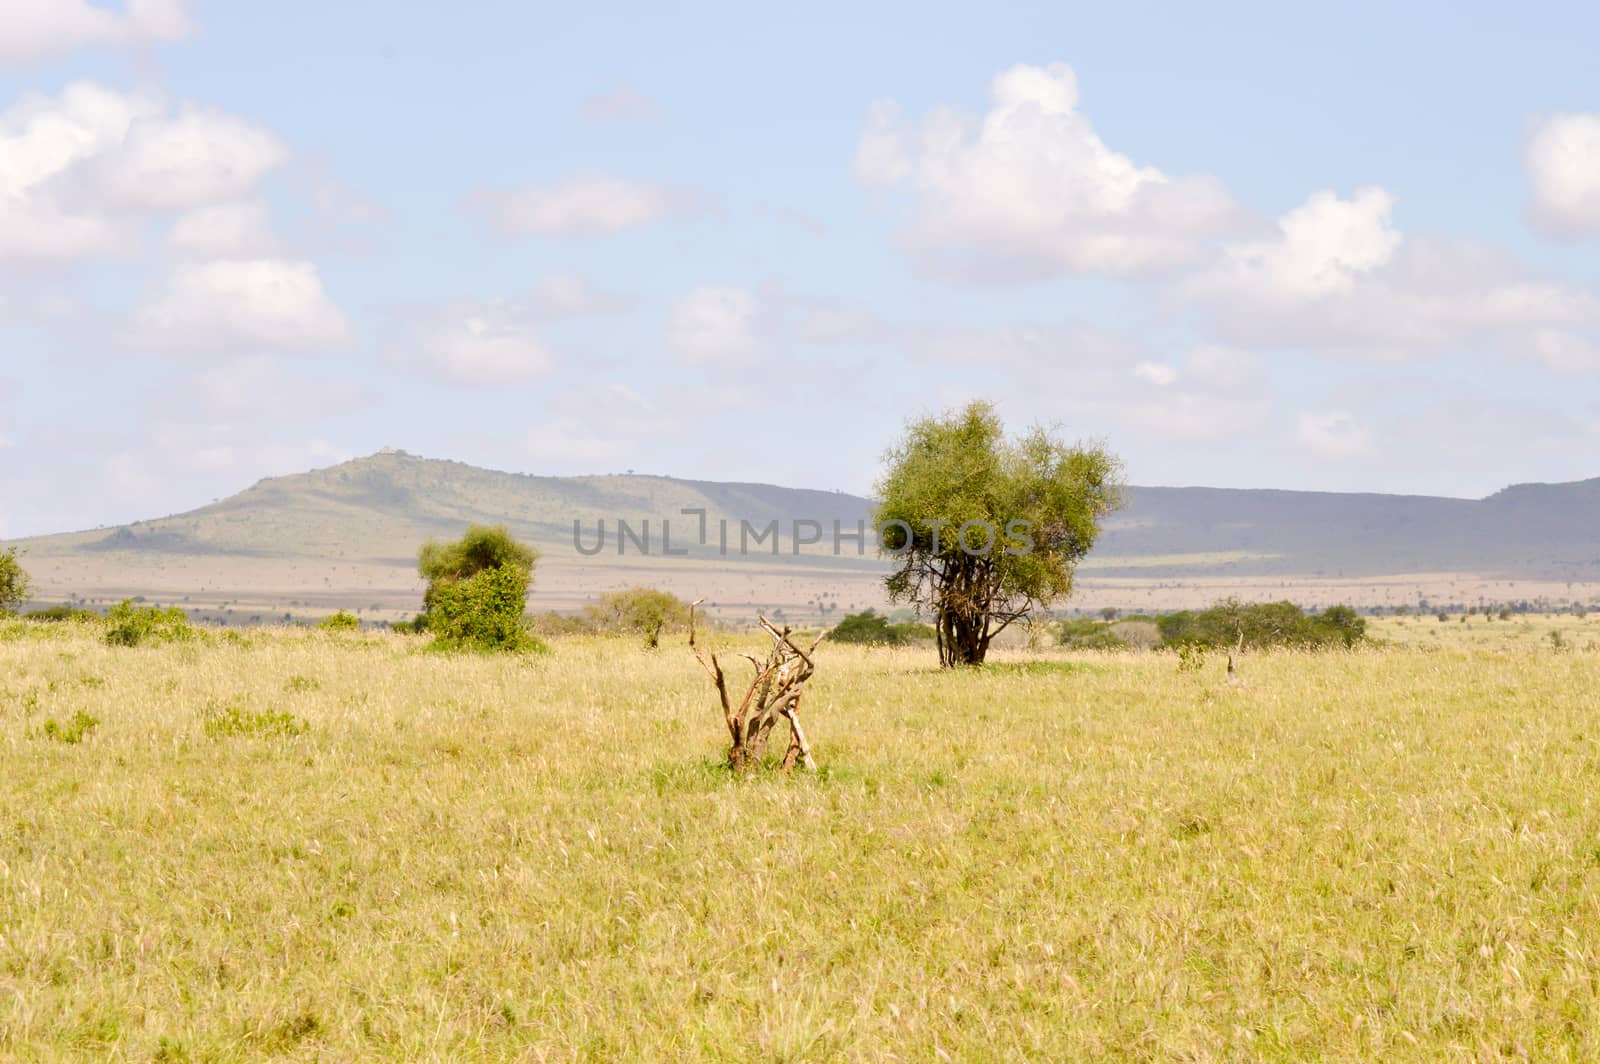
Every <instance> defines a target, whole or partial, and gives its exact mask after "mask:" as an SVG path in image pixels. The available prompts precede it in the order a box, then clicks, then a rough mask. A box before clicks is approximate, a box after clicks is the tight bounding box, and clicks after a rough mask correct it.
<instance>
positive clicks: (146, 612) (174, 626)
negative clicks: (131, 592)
mask: <svg viewBox="0 0 1600 1064" xmlns="http://www.w3.org/2000/svg"><path fill="white" fill-rule="evenodd" d="M107 619H108V620H109V621H110V622H111V627H110V628H109V629H108V630H107V631H106V642H107V643H110V644H111V645H112V646H117V647H136V646H139V645H140V644H143V643H152V642H154V643H181V642H186V641H188V640H190V639H193V638H194V635H195V632H194V628H193V627H191V626H190V624H189V618H188V617H186V616H184V612H183V611H182V610H180V609H179V608H178V607H176V606H169V607H167V608H166V609H160V608H158V607H156V606H140V605H138V604H136V603H135V602H134V600H133V599H123V600H122V601H121V602H119V603H117V604H116V605H115V606H113V607H111V611H110V613H108V614H107Z"/></svg>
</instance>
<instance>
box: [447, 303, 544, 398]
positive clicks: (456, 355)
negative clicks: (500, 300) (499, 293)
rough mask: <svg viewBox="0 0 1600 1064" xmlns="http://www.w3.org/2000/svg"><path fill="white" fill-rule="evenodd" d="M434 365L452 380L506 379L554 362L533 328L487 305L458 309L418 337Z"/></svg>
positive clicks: (540, 370) (520, 378) (497, 381)
mask: <svg viewBox="0 0 1600 1064" xmlns="http://www.w3.org/2000/svg"><path fill="white" fill-rule="evenodd" d="M421 351H422V354H423V356H424V357H425V358H426V359H427V360H428V362H429V364H430V365H432V366H433V368H434V369H436V370H438V371H439V372H440V373H441V374H442V375H443V376H445V377H447V378H449V379H450V380H452V381H455V382H456V383H458V384H475V385H493V384H511V383H516V382H519V381H526V380H530V379H532V378H533V377H537V376H539V375H541V374H543V373H545V372H548V371H549V369H550V368H551V367H552V366H553V365H554V364H555V358H554V356H553V355H552V354H551V353H550V350H549V349H548V348H547V347H545V345H544V343H543V341H542V340H540V338H539V337H538V335H537V334H536V333H535V332H534V330H533V329H532V328H531V327H530V326H529V325H528V324H527V323H525V322H520V321H518V320H517V319H516V317H515V316H514V315H508V314H506V313H505V312H504V311H503V309H501V308H498V307H495V306H493V305H491V304H483V305H479V306H476V307H472V308H464V309H462V310H461V311H459V312H458V313H456V314H453V315H450V316H448V317H446V318H444V319H442V320H441V321H439V323H438V324H436V325H435V326H434V327H433V328H432V329H431V330H430V331H429V332H428V333H426V334H425V335H424V336H423V338H422V342H421Z"/></svg>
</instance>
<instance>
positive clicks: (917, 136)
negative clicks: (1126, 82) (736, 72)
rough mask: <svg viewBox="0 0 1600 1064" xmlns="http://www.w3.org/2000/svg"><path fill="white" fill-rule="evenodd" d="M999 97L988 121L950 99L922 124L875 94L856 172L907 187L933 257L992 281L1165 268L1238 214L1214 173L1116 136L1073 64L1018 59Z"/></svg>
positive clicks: (918, 238)
mask: <svg viewBox="0 0 1600 1064" xmlns="http://www.w3.org/2000/svg"><path fill="white" fill-rule="evenodd" d="M990 99H991V102H990V108H989V110H988V112H987V113H986V114H985V115H984V116H983V118H982V119H981V121H978V122H976V123H974V122H972V121H971V120H969V119H968V118H967V117H965V116H963V115H962V114H960V113H958V112H957V111H955V110H953V109H951V108H940V109H938V110H936V111H934V112H933V113H932V114H930V115H929V116H928V117H927V118H926V119H925V120H924V121H923V123H922V124H921V127H920V128H911V127H908V126H907V125H906V124H905V123H904V122H903V120H902V119H901V116H900V109H899V106H898V105H897V104H896V103H894V102H893V101H879V102H878V103H876V104H874V105H873V107H872V110H871V111H870V113H869V114H868V117H867V121H866V125H865V128H864V129H863V130H862V133H861V138H860V141H859V144H858V147H857V151H856V160H855V172H856V176H857V178H858V180H860V181H861V182H862V183H863V184H865V185H867V186H870V187H878V188H884V189H889V190H899V189H902V188H906V189H909V191H910V193H911V196H912V199H913V202H914V205H915V212H914V213H915V218H916V221H915V223H914V228H913V230H912V232H911V234H910V237H909V239H910V241H911V242H912V244H913V246H914V247H915V248H916V250H917V252H918V253H919V255H921V256H923V257H924V258H925V259H926V260H927V261H928V263H929V264H931V265H933V266H934V267H935V268H941V269H953V270H958V271H961V272H963V273H964V274H966V275H968V276H972V277H976V278H981V279H989V280H995V279H999V280H1016V279H1021V280H1031V279H1039V278H1044V277H1049V276H1054V275H1060V274H1072V273H1108V274H1132V273H1140V272H1145V271H1152V270H1166V269H1171V268H1174V267H1179V266H1182V265H1185V264H1187V263H1190V262H1193V261H1195V260H1196V259H1197V258H1198V257H1199V256H1200V255H1201V254H1203V252H1204V250H1205V248H1206V246H1207V245H1208V243H1209V241H1210V240H1211V239H1212V238H1214V237H1216V236H1218V235H1219V234H1222V233H1225V232H1229V231H1232V230H1234V229H1235V228H1236V227H1237V226H1238V225H1239V224H1241V222H1242V219H1243V216H1242V213H1241V212H1240V211H1239V210H1238V208H1237V206H1236V205H1235V204H1234V202H1233V200H1232V198H1231V197H1230V196H1229V194H1228V192H1227V190H1226V189H1225V188H1223V186H1222V184H1221V182H1220V181H1218V180H1217V179H1215V178H1213V177H1208V176H1172V175H1168V174H1166V173H1163V172H1162V171H1161V170H1159V169H1157V168H1156V167H1154V166H1142V165H1139V164H1138V163H1135V162H1134V161H1133V160H1132V159H1130V158H1129V157H1128V156H1126V155H1123V154H1122V153H1120V152H1117V151H1114V150H1112V149H1111V148H1110V147H1108V146H1107V145H1106V144H1105V142H1104V141H1102V140H1101V139H1100V137H1099V136H1098V135H1097V134H1096V133H1095V131H1094V128H1093V126H1092V125H1091V124H1090V122H1089V119H1088V117H1087V116H1086V115H1085V114H1084V113H1083V112H1082V111H1080V110H1079V109H1078V86H1077V78H1076V76H1075V75H1074V74H1073V71H1072V69H1071V68H1070V67H1068V66H1066V65H1065V64H1060V63H1058V64H1055V65H1052V66H1049V67H1034V66H1016V67H1012V68H1011V69H1010V70H1007V71H1004V72H1002V73H1000V74H999V75H997V76H996V77H995V78H994V80H993V81H992V82H991V84H990Z"/></svg>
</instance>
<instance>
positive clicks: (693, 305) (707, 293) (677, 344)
mask: <svg viewBox="0 0 1600 1064" xmlns="http://www.w3.org/2000/svg"><path fill="white" fill-rule="evenodd" d="M761 315H762V309H761V303H760V301H759V300H757V299H756V297H755V296H754V295H752V294H751V293H750V292H748V291H746V290H745V289H743V288H717V287H703V288H696V289H695V290H694V291H692V292H690V293H688V294H687V295H685V296H683V297H682V298H681V299H679V300H678V301H677V303H676V304H674V305H673V308H672V319H671V322H670V323H669V325H668V339H669V341H670V343H671V344H672V349H673V350H674V351H676V352H677V353H678V355H679V357H680V358H682V359H683V360H684V361H685V362H688V363H690V364H691V365H708V364H717V365H736V364H738V363H741V362H750V361H755V360H758V359H760V358H762V357H763V356H764V355H765V353H766V350H767V344H766V342H765V340H764V339H763V337H762V335H761Z"/></svg>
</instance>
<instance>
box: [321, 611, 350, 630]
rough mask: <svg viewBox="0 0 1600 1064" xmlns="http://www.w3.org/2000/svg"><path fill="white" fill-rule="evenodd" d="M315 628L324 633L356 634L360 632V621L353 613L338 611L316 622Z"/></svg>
mask: <svg viewBox="0 0 1600 1064" xmlns="http://www.w3.org/2000/svg"><path fill="white" fill-rule="evenodd" d="M317 627H318V628H320V629H322V630H323V631H324V632H356V631H360V630H361V619H360V618H359V617H357V616H356V615H355V614H353V613H347V612H345V611H344V610H340V611H339V612H338V613H330V614H328V616H326V617H324V618H322V620H320V621H318V622H317Z"/></svg>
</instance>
